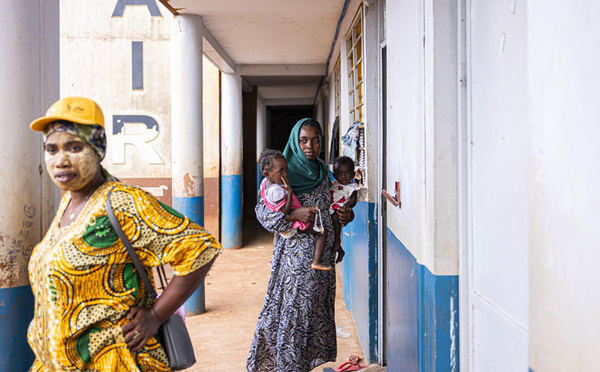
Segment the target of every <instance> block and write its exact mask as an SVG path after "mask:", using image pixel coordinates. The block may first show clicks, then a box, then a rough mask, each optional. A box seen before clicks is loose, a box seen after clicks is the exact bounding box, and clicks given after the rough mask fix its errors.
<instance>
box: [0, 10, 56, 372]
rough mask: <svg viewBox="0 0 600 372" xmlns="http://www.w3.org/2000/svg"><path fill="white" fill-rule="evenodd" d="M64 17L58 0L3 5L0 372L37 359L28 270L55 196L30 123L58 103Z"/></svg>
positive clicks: (0, 21) (0, 38)
mask: <svg viewBox="0 0 600 372" xmlns="http://www.w3.org/2000/svg"><path fill="white" fill-rule="evenodd" d="M58 18H59V16H58V1H50V0H42V1H34V0H8V1H5V2H4V3H3V4H2V6H1V7H0V24H1V25H2V32H1V33H0V48H1V49H2V50H5V51H10V52H8V53H5V54H4V56H3V57H2V63H1V64H0V81H2V84H0V131H1V132H2V135H1V136H0V157H1V158H2V159H4V162H3V166H2V168H3V170H2V172H0V197H1V199H2V207H1V208H0V334H2V337H1V338H0V371H26V370H27V369H28V368H29V367H30V365H31V364H32V363H33V359H34V356H33V353H32V351H31V349H30V348H29V345H28V344H27V337H26V335H27V327H28V326H29V322H31V319H32V318H33V310H34V298H33V295H32V293H31V287H30V285H29V278H28V270H27V266H28V262H29V257H30V255H31V252H32V250H33V247H34V246H35V245H36V244H37V243H38V242H39V241H40V239H41V236H42V233H43V231H42V230H45V227H46V226H45V225H44V222H46V221H47V218H46V214H47V213H48V211H47V210H46V209H45V207H46V206H47V205H48V204H52V203H49V202H48V200H49V199H50V198H52V199H53V196H51V195H52V193H50V194H48V195H46V193H45V191H46V188H45V186H44V183H43V182H42V181H41V179H42V178H41V175H42V172H43V167H42V151H41V150H42V142H41V136H40V135H39V134H38V133H35V132H33V131H31V130H30V129H29V123H30V122H31V120H33V119H35V118H36V117H39V116H41V115H42V114H43V113H44V110H45V109H46V108H47V107H48V106H49V105H50V104H51V103H52V102H53V101H55V100H56V99H58V90H59V81H58V65H59V60H58V49H59V48H58V45H59V33H58V23H59V20H58ZM40 61H43V64H41V63H40ZM51 212H53V211H51Z"/></svg>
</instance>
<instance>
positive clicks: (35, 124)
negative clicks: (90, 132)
mask: <svg viewBox="0 0 600 372" xmlns="http://www.w3.org/2000/svg"><path fill="white" fill-rule="evenodd" d="M57 120H66V121H70V122H71V123H77V124H85V125H94V124H97V123H95V122H94V121H92V120H83V119H77V120H73V117H72V116H69V117H68V118H67V117H60V116H49V117H48V116H42V117H41V118H37V119H35V120H34V121H32V122H31V124H29V127H30V128H31V129H33V130H34V131H36V132H43V131H44V129H46V126H48V124H50V123H53V122H55V121H57Z"/></svg>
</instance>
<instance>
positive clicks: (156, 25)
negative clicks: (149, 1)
mask: <svg viewBox="0 0 600 372" xmlns="http://www.w3.org/2000/svg"><path fill="white" fill-rule="evenodd" d="M117 3H118V2H117V0H105V1H99V2H95V3H94V5H93V6H92V5H89V4H88V5H86V6H85V7H84V6H82V5H81V4H80V3H78V2H73V1H65V0H62V1H61V2H60V16H61V30H60V31H61V38H60V49H61V59H60V68H61V71H62V75H61V85H60V87H61V96H63V97H64V96H78V95H81V96H89V97H90V98H92V99H94V100H95V101H96V102H98V104H99V105H100V107H101V108H102V110H103V112H104V118H105V121H106V126H105V127H106V133H107V139H108V148H107V155H106V158H105V160H104V162H103V164H104V166H105V167H106V169H107V170H108V171H109V172H111V173H112V174H114V175H115V176H116V177H118V178H119V179H121V180H122V181H124V182H126V183H129V184H135V185H140V186H143V187H145V188H146V189H147V190H148V191H150V192H151V193H153V194H154V195H155V196H157V197H159V199H161V200H163V201H165V202H169V203H170V202H171V200H170V196H171V183H170V178H171V134H170V130H169V128H170V125H171V85H170V81H171V61H170V58H171V57H170V56H171V54H170V44H169V43H170V37H171V23H172V19H173V17H172V16H171V14H170V13H169V12H168V10H166V9H165V8H164V7H162V5H161V4H160V2H158V1H157V2H156V4H157V6H158V9H159V10H160V12H161V15H160V16H152V14H151V12H150V9H149V8H148V7H147V6H126V7H125V9H124V11H123V14H122V15H121V16H113V12H114V11H115V8H116V5H117ZM134 43H141V48H142V50H141V60H140V52H139V51H138V52H137V53H138V54H136V52H134V50H133V48H134V47H133V44H134ZM138 45H140V44H138ZM140 73H141V74H142V75H143V77H142V78H141V82H142V87H141V89H140V87H139V86H134V85H135V84H134V77H133V76H134V75H136V74H138V75H139V74H140ZM137 84H139V82H138V83H137Z"/></svg>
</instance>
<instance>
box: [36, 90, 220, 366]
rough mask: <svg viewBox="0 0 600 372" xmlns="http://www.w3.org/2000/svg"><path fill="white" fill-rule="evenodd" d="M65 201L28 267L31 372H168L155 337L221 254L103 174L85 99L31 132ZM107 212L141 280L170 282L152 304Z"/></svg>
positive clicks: (98, 127)
mask: <svg viewBox="0 0 600 372" xmlns="http://www.w3.org/2000/svg"><path fill="white" fill-rule="evenodd" d="M31 128H32V129H33V130H36V131H39V132H43V138H44V160H45V163H46V168H47V171H48V173H49V175H50V177H51V178H52V181H54V183H55V184H56V185H57V186H58V187H59V188H60V190H61V192H62V198H61V201H60V205H59V207H58V211H57V213H56V216H55V217H54V220H53V221H52V224H51V226H50V228H49V230H48V232H47V233H46V235H45V237H44V239H43V240H42V241H41V242H40V243H39V244H38V245H37V246H36V247H35V249H34V251H33V254H32V256H31V260H30V263H29V279H30V282H31V287H32V290H33V294H34V296H35V313H34V318H33V320H32V322H31V324H30V326H29V330H28V332H27V337H28V340H29V344H30V345H31V348H32V349H33V351H34V353H35V355H36V360H35V362H34V364H33V366H32V368H31V370H32V371H59V370H60V371H63V370H69V371H106V372H108V371H111V372H112V371H170V369H169V366H168V360H167V357H166V354H165V351H164V349H163V347H162V345H161V344H160V340H159V339H158V338H157V337H155V334H156V332H157V329H158V327H159V326H160V325H161V324H162V323H163V322H164V321H166V320H167V319H168V318H169V317H170V316H171V314H173V312H174V311H175V310H176V309H177V308H179V307H180V306H181V304H183V302H184V301H185V300H186V299H187V298H188V297H189V296H190V295H191V294H192V293H193V292H194V290H195V289H196V288H197V286H198V285H199V284H200V283H201V282H202V280H203V279H204V277H205V276H206V274H207V272H208V270H209V269H210V266H211V265H212V263H213V261H214V260H215V258H216V256H217V255H218V253H219V252H220V249H221V247H220V245H219V243H218V242H217V241H216V240H215V239H214V238H213V237H212V236H211V235H210V234H209V233H207V232H206V231H205V230H204V229H203V228H202V227H200V226H198V225H196V224H194V223H193V222H191V221H190V220H189V219H188V218H186V217H184V216H182V215H181V214H179V213H178V212H176V211H174V210H172V209H171V208H169V207H168V206H166V205H164V204H162V203H160V202H159V201H158V200H156V199H155V198H154V197H152V196H151V195H149V194H148V193H146V192H144V191H143V190H140V189H138V188H134V187H129V186H125V185H123V184H121V183H119V182H117V181H115V180H114V178H113V177H112V176H110V174H108V172H106V170H104V168H103V167H102V166H101V165H100V161H101V160H102V159H103V158H104V154H105V151H106V135H105V132H104V117H103V115H102V111H101V110H100V107H99V106H98V105H97V104H96V103H95V102H94V101H92V100H91V99H88V98H82V97H68V98H63V99H61V100H59V101H57V102H56V103H54V104H53V105H52V106H51V107H50V109H48V112H47V113H46V115H45V116H44V117H41V118H39V119H37V120H35V121H33V122H32V123H31ZM109 191H111V194H110V201H111V205H112V208H113V210H114V212H115V215H116V216H117V219H118V220H119V224H120V225H121V226H122V228H123V230H124V232H125V234H126V235H127V237H128V238H129V240H130V241H131V244H132V245H133V247H134V248H135V250H136V253H137V255H138V257H139V258H140V260H141V262H142V264H143V266H144V267H145V268H146V271H147V273H148V276H149V277H150V279H151V281H152V282H153V277H152V270H151V268H152V267H157V266H160V265H162V264H165V263H168V264H170V265H171V266H173V268H174V271H175V275H176V276H175V277H174V278H173V280H172V281H171V283H170V284H169V286H168V287H167V289H166V290H165V291H164V292H163V294H162V295H161V297H160V298H158V299H155V298H149V296H148V295H147V291H146V288H145V287H144V283H143V282H142V281H141V280H139V278H138V275H137V273H136V271H135V269H134V267H133V264H132V262H131V259H130V258H129V255H128V253H127V251H126V249H125V247H124V246H123V244H122V242H121V241H120V240H119V238H118V237H117V235H116V233H115V231H114V230H113V228H112V226H111V223H110V221H109V219H108V217H107V213H106V208H105V205H106V198H107V195H108V193H109Z"/></svg>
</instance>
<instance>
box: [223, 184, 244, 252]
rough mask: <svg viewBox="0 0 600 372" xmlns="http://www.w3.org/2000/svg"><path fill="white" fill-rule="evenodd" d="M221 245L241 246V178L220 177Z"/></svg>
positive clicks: (229, 246) (228, 246)
mask: <svg viewBox="0 0 600 372" xmlns="http://www.w3.org/2000/svg"><path fill="white" fill-rule="evenodd" d="M221 245H222V246H223V248H226V249H231V248H240V247H241V246H242V176H239V175H235V176H221Z"/></svg>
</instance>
